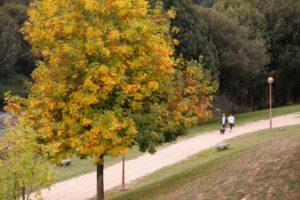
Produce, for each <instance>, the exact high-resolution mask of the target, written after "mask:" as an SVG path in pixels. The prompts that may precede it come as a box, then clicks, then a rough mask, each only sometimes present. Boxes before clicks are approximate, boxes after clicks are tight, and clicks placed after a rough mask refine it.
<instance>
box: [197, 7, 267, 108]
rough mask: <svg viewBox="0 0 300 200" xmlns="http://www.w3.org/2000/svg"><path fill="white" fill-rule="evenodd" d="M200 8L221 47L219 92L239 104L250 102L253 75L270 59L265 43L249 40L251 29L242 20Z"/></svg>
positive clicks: (215, 40)
mask: <svg viewBox="0 0 300 200" xmlns="http://www.w3.org/2000/svg"><path fill="white" fill-rule="evenodd" d="M198 11H199V15H200V17H201V18H203V19H204V21H205V22H206V24H207V27H208V35H209V37H210V38H211V40H212V41H213V43H214V44H215V45H216V47H217V49H218V59H219V62H220V64H219V67H218V70H219V85H220V87H219V93H220V94H226V95H228V96H229V97H230V98H231V101H232V102H233V103H235V104H242V103H243V102H247V98H248V95H249V88H250V87H252V85H253V82H252V77H255V76H257V75H258V74H259V72H260V71H261V70H262V68H263V66H264V65H265V64H266V63H267V61H268V59H267V58H268V57H267V55H266V49H265V46H264V42H263V41H261V40H253V39H249V37H248V30H247V29H246V28H244V27H242V26H240V25H239V24H238V21H236V20H234V19H231V18H229V17H227V16H225V15H223V14H221V13H219V12H217V11H215V10H213V9H207V8H199V9H198ZM237 91H238V92H237ZM232 109H233V108H231V110H232Z"/></svg>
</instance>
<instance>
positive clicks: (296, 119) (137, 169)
mask: <svg viewBox="0 0 300 200" xmlns="http://www.w3.org/2000/svg"><path fill="white" fill-rule="evenodd" d="M237 120H238V119H237ZM295 124H300V113H294V114H290V115H284V116H280V117H276V118H273V127H274V128H275V127H283V126H289V125H295ZM268 127H269V121H268V120H260V121H255V122H251V123H248V124H245V125H242V126H239V127H236V128H235V129H234V130H233V131H232V132H231V133H229V132H228V131H227V132H226V133H225V135H219V132H218V131H213V132H208V133H205V134H199V135H197V136H194V137H192V138H188V139H182V140H179V141H177V142H176V143H173V144H171V145H170V146H168V147H165V148H162V149H159V150H158V151H157V152H156V153H155V154H154V155H150V154H144V155H142V156H140V157H138V158H137V159H134V160H130V161H127V162H126V183H130V182H132V181H134V180H136V179H137V178H140V177H143V176H145V175H147V174H150V173H152V172H154V171H156V170H158V169H160V168H163V167H165V166H167V165H171V164H174V163H176V162H179V161H182V160H184V159H186V158H188V157H190V156H191V155H193V154H196V153H198V152H199V151H202V150H205V149H208V148H210V147H213V146H214V145H216V144H217V143H219V142H222V141H224V140H225V139H229V138H233V137H236V136H239V135H243V134H246V133H250V132H254V131H258V130H262V129H267V128H268ZM121 167H122V165H121V163H117V164H115V165H113V166H110V167H107V168H105V169H104V182H105V190H109V189H112V188H114V187H116V186H119V185H120V184H121ZM42 194H43V197H44V199H46V200H86V199H88V198H91V197H94V196H95V194H96V173H95V172H93V173H89V174H85V175H82V176H78V177H75V178H72V179H69V180H66V181H63V182H60V183H57V184H55V185H53V186H52V187H51V190H50V191H48V190H44V191H42Z"/></svg>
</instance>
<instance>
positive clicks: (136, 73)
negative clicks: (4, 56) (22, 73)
mask: <svg viewBox="0 0 300 200" xmlns="http://www.w3.org/2000/svg"><path fill="white" fill-rule="evenodd" d="M166 15H167V16H169V17H171V18H172V17H174V12H173V11H170V12H168V13H167V14H166ZM166 15H165V14H163V12H162V8H161V6H159V5H158V6H157V7H156V8H155V9H151V10H150V9H149V4H148V2H147V1H146V0H106V1H99V0H77V1H69V0H34V1H32V3H31V4H30V9H29V11H28V16H29V18H28V20H27V21H26V22H25V25H24V27H23V29H22V31H23V33H24V36H25V39H26V40H27V41H28V42H29V43H30V44H31V45H32V48H33V51H34V52H35V53H36V54H37V55H40V56H42V58H43V59H42V60H41V61H39V62H38V63H37V68H36V69H35V71H34V72H33V74H32V77H33V80H34V83H33V85H32V86H31V88H30V92H29V97H28V105H27V108H26V110H25V112H24V116H25V119H26V120H27V123H28V125H30V126H31V127H32V128H33V129H34V130H35V131H36V132H37V135H38V139H39V141H40V142H42V143H44V144H45V149H44V151H45V152H46V153H48V154H49V155H50V156H51V157H53V158H54V159H57V160H59V159H61V157H62V156H66V155H68V154H70V153H76V154H79V155H83V156H89V157H92V158H93V159H94V161H95V162H96V163H98V162H100V161H101V157H102V156H103V155H105V154H110V155H114V156H115V155H118V154H120V153H124V152H125V151H126V148H128V147H129V146H130V145H132V143H133V141H134V139H135V137H136V134H137V129H136V126H135V123H134V121H133V119H131V118H130V115H129V114H130V113H131V112H136V111H137V110H139V109H142V108H143V105H144V104H143V102H146V101H147V102H151V101H153V102H154V101H155V95H156V91H157V90H158V89H163V88H164V87H165V85H167V84H168V82H170V81H171V74H172V73H173V59H172V54H173V49H172V43H173V40H172V39H171V38H170V36H169V30H170V27H169V20H168V19H167V16H166Z"/></svg>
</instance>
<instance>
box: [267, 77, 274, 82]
mask: <svg viewBox="0 0 300 200" xmlns="http://www.w3.org/2000/svg"><path fill="white" fill-rule="evenodd" d="M273 82H274V79H273V77H272V76H270V77H269V78H268V83H269V84H272V83H273Z"/></svg>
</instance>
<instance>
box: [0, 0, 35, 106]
mask: <svg viewBox="0 0 300 200" xmlns="http://www.w3.org/2000/svg"><path fill="white" fill-rule="evenodd" d="M28 3H29V1H22V0H20V1H17V0H16V1H10V0H5V1H1V2H0V15H1V19H0V24H1V25H0V26H1V27H2V28H0V40H1V43H0V55H1V57H0V68H1V72H0V109H2V105H3V102H4V101H3V100H4V93H5V92H7V91H12V92H13V93H14V94H18V95H22V96H26V94H27V90H26V88H25V85H26V82H27V80H28V79H29V76H30V74H31V72H32V70H33V67H34V64H33V55H32V54H31V49H30V47H29V45H28V44H27V42H25V41H24V39H23V36H22V34H21V33H20V28H21V26H22V24H23V23H24V21H25V19H26V18H27V14H26V10H27V7H28V6H27V4H28Z"/></svg>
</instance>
